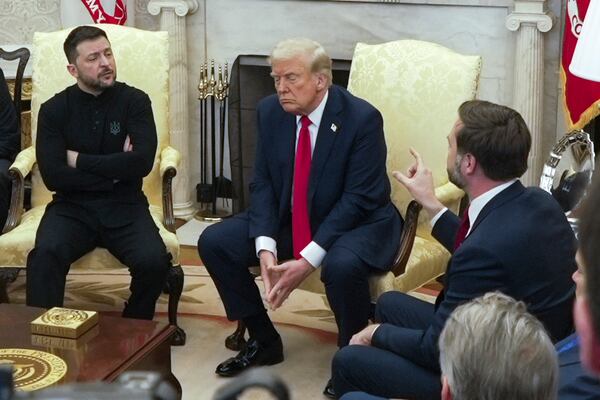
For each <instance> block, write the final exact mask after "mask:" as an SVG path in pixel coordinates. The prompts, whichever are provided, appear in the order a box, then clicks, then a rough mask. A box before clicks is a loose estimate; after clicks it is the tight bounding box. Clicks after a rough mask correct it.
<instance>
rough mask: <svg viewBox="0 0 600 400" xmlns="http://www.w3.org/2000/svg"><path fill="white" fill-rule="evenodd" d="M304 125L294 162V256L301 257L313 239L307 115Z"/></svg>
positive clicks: (303, 117)
mask: <svg viewBox="0 0 600 400" xmlns="http://www.w3.org/2000/svg"><path fill="white" fill-rule="evenodd" d="M300 122H301V123H302V127H301V128H300V137H299V138H298V146H297V148H296V161H295V163H294V192H293V194H292V239H293V244H294V258H296V259H300V258H301V256H300V251H302V250H303V249H304V248H305V247H306V245H307V244H309V243H310V241H311V233H310V221H309V218H308V179H309V177H310V161H311V158H312V157H311V151H310V150H311V149H310V133H309V131H308V127H309V126H310V124H311V122H310V119H308V117H307V116H306V115H303V116H302V118H300Z"/></svg>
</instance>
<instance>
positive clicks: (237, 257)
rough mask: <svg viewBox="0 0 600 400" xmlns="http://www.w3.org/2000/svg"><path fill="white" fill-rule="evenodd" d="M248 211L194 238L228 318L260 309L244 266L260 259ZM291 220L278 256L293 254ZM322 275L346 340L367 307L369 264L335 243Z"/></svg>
mask: <svg viewBox="0 0 600 400" xmlns="http://www.w3.org/2000/svg"><path fill="white" fill-rule="evenodd" d="M248 224H249V221H248V216H247V214H246V213H241V214H238V215H236V216H234V217H232V218H229V219H226V220H224V221H222V222H220V223H218V224H214V225H211V226H209V227H208V228H206V229H205V230H204V232H202V235H200V239H199V240H198V252H199V253H200V258H201V259H202V261H203V262H204V265H205V267H206V269H207V270H208V273H209V274H210V276H211V278H212V279H213V281H214V283H215V286H216V287H217V290H218V291H219V295H220V296H221V300H222V301H223V304H224V306H225V312H226V313H227V318H229V319H230V320H239V319H242V320H243V319H244V318H247V317H252V316H255V315H258V314H261V313H264V312H265V308H264V305H263V302H262V299H261V296H260V293H259V290H258V287H257V286H256V283H255V282H254V277H253V276H252V275H251V274H250V273H249V271H248V267H249V266H253V265H259V261H258V259H257V257H256V249H255V246H254V239H253V238H250V237H249V234H248ZM291 236H292V235H291V228H290V226H286V227H284V228H283V229H282V230H281V232H280V233H279V236H278V238H277V258H278V260H279V261H280V262H282V261H285V260H287V259H291V258H292V237H291ZM321 268H322V270H321V281H323V283H324V285H325V291H326V294H327V300H328V301H329V305H330V306H331V309H332V310H333V313H334V315H335V319H336V323H337V326H338V331H339V335H338V345H339V346H340V347H342V346H345V345H347V344H348V342H349V341H350V338H351V337H352V335H353V334H355V333H356V332H358V331H360V330H361V329H362V328H364V327H365V326H366V325H367V323H368V320H369V314H370V311H371V304H370V299H371V298H370V294H369V275H370V274H371V273H372V272H375V271H379V270H375V269H373V268H371V267H369V266H368V265H367V264H366V263H365V262H364V261H362V260H361V259H360V257H358V256H357V255H356V254H354V253H353V252H352V250H350V249H347V248H344V247H341V246H336V245H335V244H334V245H333V246H332V247H331V248H330V249H329V250H328V252H327V255H326V256H325V259H324V260H323V263H322V265H321Z"/></svg>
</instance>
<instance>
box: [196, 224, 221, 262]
mask: <svg viewBox="0 0 600 400" xmlns="http://www.w3.org/2000/svg"><path fill="white" fill-rule="evenodd" d="M221 245H223V236H222V235H221V233H220V229H219V224H214V225H210V226H208V227H207V228H206V229H204V231H203V232H202V233H201V234H200V237H199V238H198V253H199V254H200V258H202V259H204V258H205V257H206V254H207V253H208V252H213V251H215V250H216V249H217V248H218V247H219V246H221Z"/></svg>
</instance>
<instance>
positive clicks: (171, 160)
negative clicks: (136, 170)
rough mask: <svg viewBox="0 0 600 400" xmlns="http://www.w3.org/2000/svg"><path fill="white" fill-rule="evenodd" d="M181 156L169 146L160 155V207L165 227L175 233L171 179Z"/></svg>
mask: <svg viewBox="0 0 600 400" xmlns="http://www.w3.org/2000/svg"><path fill="white" fill-rule="evenodd" d="M180 160H181V154H180V153H179V151H177V150H175V149H174V148H172V147H171V146H167V147H165V148H164V149H163V150H162V151H161V153H160V176H162V205H163V220H164V225H165V227H166V228H167V229H168V230H169V231H170V232H173V233H175V215H174V213H173V178H174V177H175V175H177V166H178V165H179V161H180Z"/></svg>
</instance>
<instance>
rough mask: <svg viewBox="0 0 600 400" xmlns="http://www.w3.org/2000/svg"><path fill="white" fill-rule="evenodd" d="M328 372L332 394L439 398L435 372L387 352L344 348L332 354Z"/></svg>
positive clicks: (359, 347) (437, 380)
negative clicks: (361, 393)
mask: <svg viewBox="0 0 600 400" xmlns="http://www.w3.org/2000/svg"><path fill="white" fill-rule="evenodd" d="M332 369H333V388H334V390H335V393H336V395H343V394H345V393H348V392H353V391H363V392H367V393H370V394H374V395H377V396H382V397H385V398H401V399H424V400H434V399H439V398H440V392H441V389H442V387H441V383H440V375H439V373H435V372H433V371H430V370H429V369H426V368H423V367H421V366H420V365H417V364H415V363H413V362H411V361H409V360H407V359H405V358H403V357H399V356H398V355H396V354H394V353H392V352H389V351H387V350H382V349H378V348H375V347H369V346H360V345H352V346H346V347H344V348H343V349H341V350H340V351H338V352H337V353H336V354H335V356H334V358H333V361H332Z"/></svg>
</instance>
